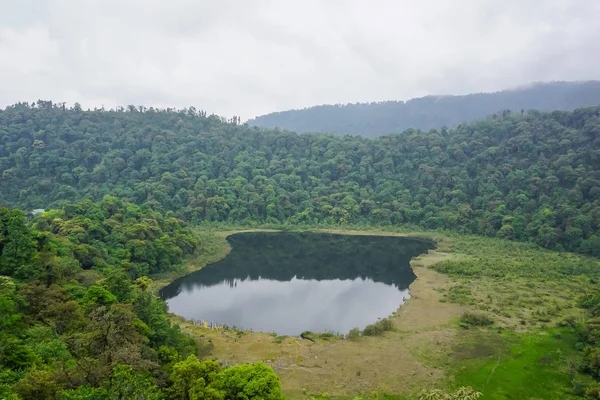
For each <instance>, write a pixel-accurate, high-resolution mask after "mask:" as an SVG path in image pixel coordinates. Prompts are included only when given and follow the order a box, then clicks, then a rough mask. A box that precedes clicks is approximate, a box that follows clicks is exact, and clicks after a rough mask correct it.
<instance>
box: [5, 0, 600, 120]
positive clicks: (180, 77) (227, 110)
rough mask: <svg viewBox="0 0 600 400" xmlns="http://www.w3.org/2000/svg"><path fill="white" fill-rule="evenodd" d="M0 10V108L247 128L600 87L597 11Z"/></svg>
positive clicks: (297, 5) (62, 6)
mask: <svg viewBox="0 0 600 400" xmlns="http://www.w3.org/2000/svg"><path fill="white" fill-rule="evenodd" d="M0 2H2V1H1V0H0ZM3 2H4V3H7V4H5V5H4V4H2V5H0V60H1V62H0V76H1V77H2V85H1V86H0V89H1V90H0V105H1V106H5V105H8V104H12V103H14V102H17V101H34V100H37V99H39V98H41V99H46V100H53V101H66V102H68V103H73V102H76V101H78V102H80V103H82V104H83V105H84V107H94V106H100V105H105V106H106V107H113V106H116V105H127V104H136V105H142V104H143V105H146V106H151V105H154V106H165V107H166V106H176V107H183V106H189V105H194V106H196V107H197V108H200V109H204V110H207V111H208V112H214V113H217V114H220V115H224V116H232V115H234V114H235V115H241V116H242V117H244V118H249V117H252V116H255V115H258V114H263V113H267V112H271V111H276V110H282V109H288V108H298V107H304V106H310V105H315V104H322V103H346V102H358V101H372V100H391V99H408V98H411V97H415V96H422V95H426V94H443V93H467V92H473V91H488V90H498V89H502V88H506V87H512V86H516V85H519V84H523V83H527V82H530V81H541V80H577V79H598V78H600V76H598V75H599V73H598V72H597V65H598V61H600V60H599V58H600V56H599V55H598V51H597V43H598V42H599V41H600V24H598V23H597V21H598V20H600V2H597V1H588V0H529V1H522V0H404V1H399V0H396V1H385V0H372V1H366V0H364V1H357V0H355V1H350V0H329V1H320V0H286V1H274V0H273V1H269V0H251V1H250V0H249V1H242V0H237V1H236V0H226V1H223V0H221V1H213V0H210V1H209V0H202V1H194V0H169V1H164V0H144V1H142V0H129V1H127V0H121V1H117V0H102V1H100V0H47V1H43V2H42V1H35V0H22V1H19V2H10V1H8V0H5V1H3Z"/></svg>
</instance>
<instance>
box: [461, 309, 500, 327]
mask: <svg viewBox="0 0 600 400" xmlns="http://www.w3.org/2000/svg"><path fill="white" fill-rule="evenodd" d="M493 323H494V321H492V320H491V319H489V318H488V317H486V316H485V315H482V314H474V313H470V312H466V313H464V314H463V315H462V316H461V317H460V326H462V327H463V328H465V329H469V328H470V327H472V326H489V325H492V324H493Z"/></svg>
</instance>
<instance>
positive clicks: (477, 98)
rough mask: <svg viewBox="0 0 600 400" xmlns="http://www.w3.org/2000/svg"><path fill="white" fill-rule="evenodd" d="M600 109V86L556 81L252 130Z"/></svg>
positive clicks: (396, 127)
mask: <svg viewBox="0 0 600 400" xmlns="http://www.w3.org/2000/svg"><path fill="white" fill-rule="evenodd" d="M598 105H600V82H598V81H590V82H552V83H540V84H535V85H533V86H530V87H526V88H519V89H513V90H505V91H502V92H496V93H477V94H469V95H466V96H427V97H421V98H416V99H412V100H408V101H406V102H404V101H384V102H378V103H357V104H345V105H341V104H338V105H322V106H316V107H310V108H305V109H302V110H289V111H281V112H274V113H271V114H267V115H262V116H259V117H256V118H254V119H251V120H250V121H248V122H249V124H250V125H256V126H262V127H266V128H276V127H277V128H280V129H287V130H290V131H295V132H331V133H338V134H353V135H363V136H379V135H383V134H388V133H399V132H402V131H404V130H405V129H408V128H414V129H422V130H429V129H440V128H442V127H444V126H446V127H456V126H458V125H459V124H461V123H464V122H471V121H475V120H477V119H483V118H486V117H488V116H491V115H492V114H494V113H499V112H501V111H503V110H511V111H514V112H521V110H525V111H527V110H538V111H555V110H562V111H571V110H574V109H576V108H580V107H589V106H598Z"/></svg>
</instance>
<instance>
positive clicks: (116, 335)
mask: <svg viewBox="0 0 600 400" xmlns="http://www.w3.org/2000/svg"><path fill="white" fill-rule="evenodd" d="M200 245H201V244H200V243H199V241H198V240H197V239H196V238H194V237H193V236H192V235H191V233H190V232H189V231H188V230H187V228H185V227H184V226H183V223H182V222H181V221H179V220H176V219H174V218H166V219H165V218H163V217H162V215H161V214H160V213H157V212H153V211H151V210H149V209H148V208H140V207H138V206H136V205H133V204H128V203H125V202H123V201H121V200H119V199H117V198H114V197H110V196H107V197H105V198H104V199H103V200H102V201H101V202H100V203H91V202H90V201H83V202H80V203H75V204H66V205H65V207H64V208H62V209H58V210H53V211H51V212H48V213H46V214H44V215H43V216H40V217H37V218H35V219H34V220H33V222H27V221H26V218H25V214H24V213H23V212H22V211H20V210H9V209H7V208H0V398H1V399H8V400H19V399H22V400H38V399H61V400H84V399H85V400H90V399H94V400H109V399H152V400H160V399H167V398H168V399H182V400H183V399H185V400H188V399H200V398H214V399H223V398H244V397H243V396H244V395H245V394H248V393H254V394H255V395H260V396H262V398H269V399H273V400H276V399H280V398H282V395H281V388H280V385H279V378H277V376H276V375H275V373H274V372H273V370H272V369H270V368H268V367H267V366H266V365H264V364H260V363H259V364H256V365H253V366H252V365H240V366H235V367H232V368H222V367H221V365H220V364H219V362H217V361H213V360H204V361H200V360H199V359H198V358H197V356H198V355H199V356H202V355H204V354H205V353H206V352H207V350H208V349H209V347H207V346H209V344H208V343H206V342H204V343H203V342H198V341H197V340H196V339H194V338H192V337H190V336H188V335H185V334H184V333H183V332H181V330H180V328H179V326H178V325H175V324H172V323H171V322H170V321H169V319H168V317H167V307H166V305H165V304H164V302H163V301H162V300H160V299H158V298H156V296H154V295H153V293H152V292H151V290H150V289H149V285H150V283H151V281H150V279H148V278H147V277H145V276H144V275H145V274H146V273H147V272H148V271H152V270H153V269H158V270H162V271H168V270H174V269H177V268H180V267H181V262H182V260H183V258H184V257H186V256H189V255H191V254H192V253H194V252H195V251H196V250H197V249H198V247H199V246H200ZM240 396H241V397H240Z"/></svg>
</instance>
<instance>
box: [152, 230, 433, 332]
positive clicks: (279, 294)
mask: <svg viewBox="0 0 600 400" xmlns="http://www.w3.org/2000/svg"><path fill="white" fill-rule="evenodd" d="M227 240H228V241H229V243H230V244H231V246H232V250H231V253H230V254H229V255H228V256H227V257H226V258H224V259H223V260H221V261H219V262H217V263H215V264H212V265H208V266H206V267H205V268H204V269H202V270H200V271H197V272H195V273H192V274H190V275H187V276H185V277H183V278H181V279H179V280H176V281H175V282H173V283H172V284H170V285H169V286H167V287H165V288H164V289H163V290H162V291H161V296H162V297H163V298H164V299H165V300H166V302H167V304H168V306H169V311H170V312H172V313H175V314H178V315H181V316H183V317H185V318H187V319H194V320H205V321H214V322H217V323H219V324H227V325H230V326H233V325H235V326H237V327H238V328H242V329H253V330H259V331H265V332H276V333H277V334H279V335H298V334H300V333H302V332H303V331H307V330H308V331H313V332H325V331H331V332H339V333H347V332H348V331H349V330H350V329H352V328H355V327H358V328H360V329H362V328H364V327H365V326H366V325H368V324H371V323H373V322H375V321H377V319H378V318H384V317H387V316H389V315H390V314H392V313H393V312H394V311H395V310H396V309H397V308H398V306H399V305H400V304H402V303H403V301H404V299H407V298H408V297H409V295H408V286H409V285H410V284H411V283H412V282H413V281H414V279H415V278H416V277H415V274H414V273H413V270H412V268H411V267H410V259H411V258H412V257H414V256H417V255H419V254H422V253H426V252H427V251H428V250H429V249H433V248H434V245H433V243H432V242H430V241H427V240H420V239H413V238H401V237H390V236H356V235H333V234H325V233H310V232H302V233H297V232H295V233H288V232H254V233H240V234H236V235H232V236H229V237H228V239H227Z"/></svg>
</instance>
